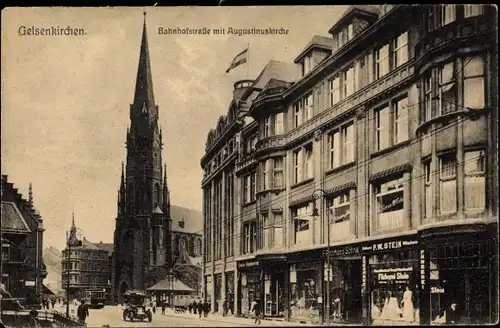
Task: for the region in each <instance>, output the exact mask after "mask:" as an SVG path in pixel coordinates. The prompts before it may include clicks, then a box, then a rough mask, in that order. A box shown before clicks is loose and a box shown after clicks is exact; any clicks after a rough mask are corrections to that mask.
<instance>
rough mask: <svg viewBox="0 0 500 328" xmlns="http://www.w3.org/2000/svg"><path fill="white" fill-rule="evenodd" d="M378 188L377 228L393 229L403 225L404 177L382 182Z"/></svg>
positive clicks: (382, 229)
mask: <svg viewBox="0 0 500 328" xmlns="http://www.w3.org/2000/svg"><path fill="white" fill-rule="evenodd" d="M375 188H376V195H375V197H376V202H377V218H376V220H377V222H376V226H377V230H379V231H385V230H393V229H398V228H401V227H402V226H403V222H404V217H403V213H404V210H403V209H404V188H403V179H402V177H401V178H398V179H395V180H391V181H388V182H385V183H382V184H380V185H378V186H376V187H375Z"/></svg>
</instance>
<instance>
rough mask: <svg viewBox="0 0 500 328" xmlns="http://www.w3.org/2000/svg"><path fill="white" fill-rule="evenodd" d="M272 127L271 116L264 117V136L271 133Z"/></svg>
mask: <svg viewBox="0 0 500 328" xmlns="http://www.w3.org/2000/svg"><path fill="white" fill-rule="evenodd" d="M270 129H271V122H270V119H269V117H266V118H264V133H263V137H264V138H267V137H269V136H270V135H271V133H270Z"/></svg>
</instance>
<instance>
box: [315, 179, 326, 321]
mask: <svg viewBox="0 0 500 328" xmlns="http://www.w3.org/2000/svg"><path fill="white" fill-rule="evenodd" d="M312 196H313V198H314V199H320V198H321V199H322V200H323V213H324V212H325V210H326V221H327V222H328V224H327V230H328V232H327V246H326V247H327V250H326V266H327V275H328V277H327V280H326V325H327V326H330V277H331V265H330V209H328V208H327V204H326V192H325V191H324V190H323V189H316V190H315V191H314V192H313V195H312ZM313 216H318V210H317V209H316V208H315V209H314V212H313Z"/></svg>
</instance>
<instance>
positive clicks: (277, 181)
mask: <svg viewBox="0 0 500 328" xmlns="http://www.w3.org/2000/svg"><path fill="white" fill-rule="evenodd" d="M284 186H285V185H284V179H283V158H282V157H278V158H274V159H273V188H283V187H284Z"/></svg>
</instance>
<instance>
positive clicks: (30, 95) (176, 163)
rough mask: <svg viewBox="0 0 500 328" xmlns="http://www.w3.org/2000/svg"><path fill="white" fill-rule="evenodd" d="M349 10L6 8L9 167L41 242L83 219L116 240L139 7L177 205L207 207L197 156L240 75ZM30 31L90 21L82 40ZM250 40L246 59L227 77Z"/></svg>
mask: <svg viewBox="0 0 500 328" xmlns="http://www.w3.org/2000/svg"><path fill="white" fill-rule="evenodd" d="M346 9H347V6H328V7H326V6H314V7H312V6H311V7H303V6H301V7H265V8H264V7H245V8H242V7H168V8H160V7H154V8H153V7H148V8H141V7H135V8H119V9H117V8H56V7H52V8H7V9H4V10H2V39H1V41H2V52H1V68H2V74H1V78H2V79H1V82H2V83H1V96H2V97H1V165H2V169H1V171H2V174H7V175H8V179H9V181H10V182H13V183H14V184H15V187H16V188H18V189H19V192H20V193H22V194H23V195H24V196H26V198H27V195H28V187H29V183H30V182H31V183H32V184H33V195H34V204H35V206H36V208H37V209H38V210H39V211H40V213H41V215H42V217H43V219H44V226H45V228H46V231H45V237H44V238H45V240H44V246H45V247H48V246H53V247H57V248H58V249H62V248H64V235H65V231H66V230H68V229H69V227H70V225H71V217H72V212H73V211H74V213H75V221H76V225H77V226H78V227H79V228H81V229H82V230H83V233H84V235H85V237H86V238H87V239H88V240H90V241H93V242H99V241H103V242H112V241H113V231H114V227H115V218H116V212H117V209H116V202H117V190H118V188H119V182H120V172H121V162H122V161H124V160H125V156H126V153H125V137H126V130H127V125H129V124H130V119H129V110H130V104H131V103H132V101H133V95H134V88H135V79H136V75H137V65H138V60H139V49H140V42H141V35H142V24H143V19H144V16H143V12H144V11H146V12H147V26H148V41H149V52H150V59H151V67H152V75H153V86H154V92H155V100H156V103H157V105H158V106H159V110H160V114H159V115H160V117H159V120H160V126H161V127H162V130H163V142H164V144H165V145H164V150H163V159H164V161H166V164H167V172H168V185H169V188H170V191H171V200H172V203H173V204H175V205H178V206H184V207H188V208H194V209H198V210H201V208H202V192H201V187H200V185H201V180H202V175H203V171H202V169H201V167H200V159H201V157H202V156H203V155H204V152H205V142H206V137H207V133H208V131H209V130H210V129H211V128H215V126H216V123H217V120H218V118H219V117H220V116H221V115H226V114H227V110H228V107H229V103H230V101H231V98H232V88H233V84H234V82H236V81H237V80H239V79H245V78H247V74H248V77H250V78H256V77H257V76H258V74H259V73H260V71H261V70H262V69H263V68H264V66H265V65H266V64H267V63H268V62H269V60H281V61H285V62H290V63H291V62H293V60H294V59H295V58H296V57H297V55H298V54H299V53H300V52H301V51H302V50H303V48H304V47H305V46H306V45H307V43H308V42H309V41H310V39H311V38H312V36H313V35H323V36H329V34H328V30H329V29H330V27H331V26H332V25H333V24H334V23H335V22H336V21H337V20H338V18H339V17H340V16H341V15H342V14H343V13H344V11H345V10H346ZM22 26H25V27H26V28H30V27H52V26H59V27H61V28H65V27H66V26H70V27H72V28H83V29H84V30H85V35H83V36H45V35H44V36H33V35H31V36H29V35H24V36H22V35H19V30H20V28H22ZM159 27H163V28H169V27H170V28H177V27H179V28H186V27H188V28H203V27H206V28H208V29H215V28H220V27H223V28H226V31H227V30H228V28H229V27H233V28H252V27H256V28H268V27H273V28H281V27H283V28H284V29H288V34H286V35H268V36H263V35H255V36H248V35H244V36H238V35H229V34H227V33H226V34H225V35H213V34H211V35H162V34H159V33H158V28H159ZM248 44H249V45H250V59H249V63H247V64H245V65H242V66H239V67H237V68H235V69H233V70H232V71H230V72H229V73H227V74H226V69H227V68H228V67H229V64H230V63H231V60H232V59H233V58H234V56H235V55H237V54H238V53H239V52H241V51H242V50H244V49H245V48H246V47H247V45H248Z"/></svg>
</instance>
